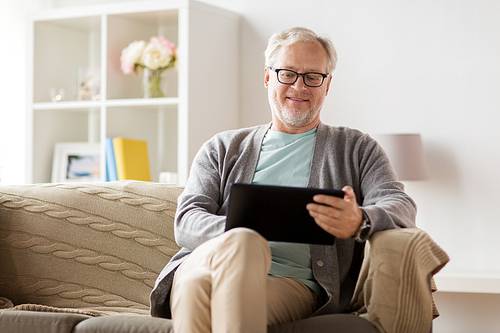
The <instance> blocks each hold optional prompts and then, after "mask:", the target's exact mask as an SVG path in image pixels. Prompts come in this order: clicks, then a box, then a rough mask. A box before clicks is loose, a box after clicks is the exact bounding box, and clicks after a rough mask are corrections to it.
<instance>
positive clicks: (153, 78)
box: [142, 68, 165, 98]
mask: <svg viewBox="0 0 500 333" xmlns="http://www.w3.org/2000/svg"><path fill="white" fill-rule="evenodd" d="M162 74H163V69H155V70H151V69H149V68H144V73H143V77H142V97H144V98H157V97H165V94H164V93H163V91H162V90H161V79H162Z"/></svg>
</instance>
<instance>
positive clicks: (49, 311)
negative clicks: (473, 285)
mask: <svg viewBox="0 0 500 333" xmlns="http://www.w3.org/2000/svg"><path fill="white" fill-rule="evenodd" d="M181 192H182V189H181V188H179V187H175V186H169V185H165V184H158V183H148V182H136V181H118V182H106V183H104V182H103V183H70V184H35V185H2V186H0V332H2V333H3V332H9V333H10V332H29V333H37V332H40V333H44V332H57V333H59V332H61V333H62V332H65V333H66V332H67V333H69V332H74V333H91V332H106V333H114V332H116V333H118V332H136V333H139V332H145V333H160V332H173V330H172V326H171V321H170V320H168V319H163V318H153V317H151V316H150V315H149V294H150V292H151V290H152V287H153V285H154V282H155V279H156V277H157V276H158V274H159V272H160V271H161V269H162V268H163V266H164V265H165V264H166V263H167V262H168V260H169V259H170V257H171V256H172V255H173V254H174V253H175V252H176V251H177V250H178V246H177V245H176V243H175V240H174V235H173V218H174V214H175V209H176V206H177V205H176V203H177V197H178V195H179V194H180V193H181ZM269 331H270V332H276V333H279V332H375V329H374V327H373V326H372V325H371V324H370V323H369V322H368V321H367V320H365V319H362V318H359V317H357V316H353V315H333V316H320V317H315V318H309V319H306V320H302V321H298V322H295V323H291V324H287V325H281V326H276V327H271V328H270V329H269Z"/></svg>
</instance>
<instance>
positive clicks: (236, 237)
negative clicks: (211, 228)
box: [222, 228, 269, 249]
mask: <svg viewBox="0 0 500 333" xmlns="http://www.w3.org/2000/svg"><path fill="white" fill-rule="evenodd" d="M222 237H224V241H223V242H224V244H235V245H236V246H237V247H238V248H247V247H248V248H250V249H252V248H253V249H255V248H256V247H263V248H269V244H268V242H267V240H266V239H265V238H264V237H262V236H261V235H260V234H259V233H258V232H256V231H254V230H252V229H248V228H234V229H231V230H229V231H227V232H225V233H224V234H222Z"/></svg>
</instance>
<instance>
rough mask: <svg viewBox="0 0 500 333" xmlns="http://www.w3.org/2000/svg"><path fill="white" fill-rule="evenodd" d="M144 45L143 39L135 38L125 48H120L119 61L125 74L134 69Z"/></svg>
mask: <svg viewBox="0 0 500 333" xmlns="http://www.w3.org/2000/svg"><path fill="white" fill-rule="evenodd" d="M145 46H146V42H145V41H143V40H136V41H134V42H132V43H130V44H129V45H128V46H127V47H126V48H124V49H123V50H122V55H121V57H120V61H121V67H122V71H123V72H124V73H125V74H130V73H132V72H133V71H134V68H135V64H136V63H137V62H138V61H139V59H140V58H141V54H142V51H143V50H144V48H145Z"/></svg>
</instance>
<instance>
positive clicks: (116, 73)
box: [107, 10, 179, 99]
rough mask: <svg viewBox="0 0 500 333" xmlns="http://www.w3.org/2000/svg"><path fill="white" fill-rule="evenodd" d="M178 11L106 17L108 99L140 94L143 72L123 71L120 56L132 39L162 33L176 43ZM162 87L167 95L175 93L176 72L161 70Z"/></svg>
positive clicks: (174, 95) (176, 86) (147, 39)
mask: <svg viewBox="0 0 500 333" xmlns="http://www.w3.org/2000/svg"><path fill="white" fill-rule="evenodd" d="M178 34H179V32H178V10H160V11H154V12H139V13H129V14H119V15H109V16H108V47H107V98H108V99H124V98H138V97H141V96H142V80H143V75H142V73H138V74H128V75H126V74H123V72H122V70H121V62H120V56H121V52H122V50H123V49H124V48H125V47H127V46H128V45H129V44H130V43H131V42H133V41H136V40H144V41H146V42H148V41H149V40H150V38H151V37H154V36H163V37H165V38H166V39H168V40H169V41H171V42H173V43H174V44H175V45H176V47H179V45H178V41H179V39H178ZM162 88H163V89H162V90H163V91H164V93H165V95H166V96H167V97H177V96H178V72H177V70H176V69H175V68H170V69H168V70H167V71H165V72H164V73H163V79H162Z"/></svg>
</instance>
